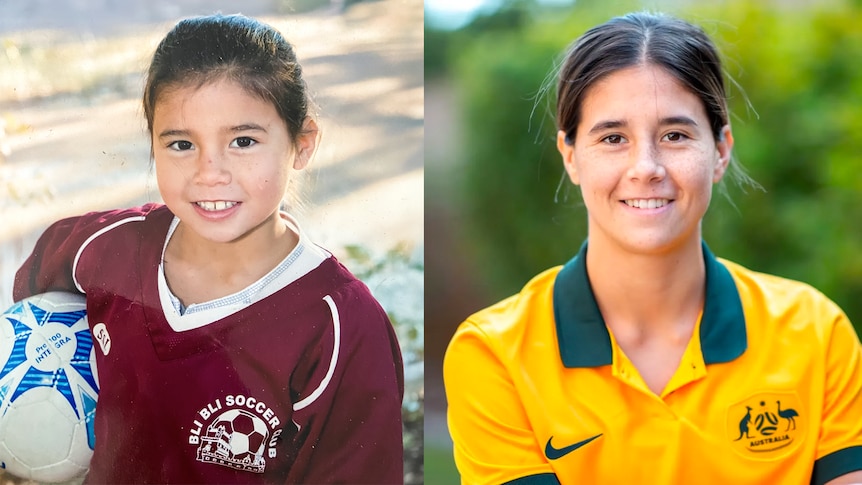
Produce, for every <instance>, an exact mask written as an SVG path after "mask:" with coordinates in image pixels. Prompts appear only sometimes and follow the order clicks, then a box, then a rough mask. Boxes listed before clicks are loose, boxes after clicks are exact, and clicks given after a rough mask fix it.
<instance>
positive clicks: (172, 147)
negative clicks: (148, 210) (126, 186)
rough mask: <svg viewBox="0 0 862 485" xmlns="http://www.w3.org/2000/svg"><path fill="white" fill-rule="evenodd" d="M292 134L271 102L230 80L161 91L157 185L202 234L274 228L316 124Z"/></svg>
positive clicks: (236, 235)
mask: <svg viewBox="0 0 862 485" xmlns="http://www.w3.org/2000/svg"><path fill="white" fill-rule="evenodd" d="M306 127H307V128H309V130H308V132H306V133H303V134H301V135H300V136H299V137H297V141H296V143H295V144H294V143H293V142H292V141H291V138H290V134H289V133H288V130H287V125H286V124H285V122H284V121H283V120H282V119H281V118H280V117H279V115H278V112H277V111H276V109H275V106H273V105H272V104H271V103H269V102H266V101H263V100H261V99H260V98H258V97H256V96H254V95H252V94H250V93H248V92H247V91H246V90H245V89H243V88H242V87H241V86H240V85H238V84H236V83H235V82H232V81H229V80H217V81H214V82H211V83H207V84H204V85H203V86H200V87H198V86H196V85H192V86H179V87H176V88H168V89H166V90H165V91H164V92H162V93H161V94H160V95H159V97H158V99H157V101H156V104H155V110H154V114H153V134H152V138H153V139H152V143H153V154H154V157H155V164H156V178H157V180H158V184H159V192H160V193H161V195H162V198H163V199H164V201H165V203H166V204H167V206H168V207H169V208H170V209H171V211H172V212H173V213H174V214H175V215H176V216H177V217H179V219H180V220H181V221H182V222H183V224H185V225H186V227H187V228H190V229H191V230H192V231H193V232H194V233H196V234H197V235H198V236H200V237H202V238H204V239H206V240H209V241H212V242H217V243H228V242H233V241H237V240H239V239H241V238H243V237H245V236H248V235H251V234H253V233H255V232H257V231H260V230H266V231H271V230H273V229H275V230H276V231H277V230H278V228H279V227H280V226H278V224H279V223H280V221H279V216H278V208H279V205H280V203H281V201H282V198H283V196H284V194H285V190H286V188H287V184H288V180H289V178H290V172H291V167H292V168H293V169H297V170H298V169H301V168H303V167H304V166H305V165H306V164H307V162H308V159H309V157H310V156H311V154H312V152H313V151H314V145H315V141H316V127H315V126H314V122H313V121H307V122H306Z"/></svg>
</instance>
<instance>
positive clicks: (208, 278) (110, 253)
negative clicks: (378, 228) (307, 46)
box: [14, 15, 403, 484]
mask: <svg viewBox="0 0 862 485" xmlns="http://www.w3.org/2000/svg"><path fill="white" fill-rule="evenodd" d="M143 107H144V113H145V115H146V118H147V124H148V128H149V132H150V135H151V139H152V155H153V157H154V159H155V167H156V177H157V180H158V184H159V191H160V193H161V196H162V198H163V199H164V201H165V205H156V204H148V205H146V206H143V207H140V208H134V209H127V210H116V211H110V212H103V213H90V214H86V215H83V216H80V217H74V218H70V219H66V220H62V221H59V222H57V223H55V224H54V225H52V226H51V227H50V228H49V229H48V230H47V231H46V232H45V233H44V234H43V235H42V237H41V238H40V239H39V241H38V243H37V245H36V248H35V249H34V251H33V254H32V255H31V256H30V257H29V258H28V259H27V261H26V262H25V263H24V265H23V267H22V268H21V269H20V270H19V271H18V273H17V275H16V279H15V290H14V298H15V300H16V301H17V300H20V299H22V298H25V297H27V296H30V295H33V294H38V293H43V292H46V291H50V290H64V291H77V292H80V293H84V294H85V295H86V299H87V312H88V320H89V323H90V327H91V330H92V333H93V336H94V339H95V340H96V342H97V346H96V357H97V359H96V360H97V369H98V374H99V384H100V386H101V390H100V394H99V400H98V405H97V409H96V420H95V433H96V439H95V443H96V447H95V451H94V455H93V458H92V462H91V467H90V471H89V473H88V475H87V478H86V481H87V482H88V483H375V484H377V483H402V481H403V477H402V444H401V419H400V416H401V414H400V410H401V398H402V394H403V375H402V365H401V356H400V351H399V346H398V342H397V341H396V338H395V334H394V332H393V329H392V327H391V325H390V323H389V321H388V319H387V317H386V314H385V313H384V311H383V310H382V308H381V307H380V305H379V304H378V303H377V302H376V301H375V300H374V298H373V297H372V296H371V294H370V292H369V291H368V288H367V287H366V286H365V285H364V284H362V283H361V282H360V281H358V280H357V279H356V278H355V277H354V276H353V275H351V274H350V272H349V271H348V270H347V269H345V268H344V267H343V266H342V265H341V264H339V262H338V261H336V259H335V258H334V257H333V256H332V255H331V254H330V253H328V252H327V251H326V250H324V249H322V248H320V247H318V246H315V245H314V243H312V242H311V241H309V240H308V239H307V237H306V236H305V234H304V233H303V232H302V230H301V229H300V228H299V226H298V224H297V222H296V220H295V219H294V218H292V217H291V216H290V215H289V214H287V213H285V212H282V211H280V210H279V208H280V206H281V204H282V199H283V197H284V195H285V191H286V189H287V187H288V186H289V185H290V182H291V179H292V178H293V175H294V171H295V170H300V169H302V168H304V167H305V166H306V165H307V164H308V162H309V160H310V158H311V156H312V154H313V152H314V150H315V145H316V141H317V135H318V128H317V126H316V124H315V121H314V119H313V118H312V116H311V114H310V113H309V108H308V95H307V93H306V87H305V82H304V81H303V77H302V69H301V67H300V65H299V64H298V63H297V59H296V56H295V54H294V51H293V48H292V47H291V45H290V44H289V43H288V42H287V41H285V40H284V38H283V37H282V36H281V35H280V34H279V33H278V32H277V31H276V30H274V29H273V28H271V27H270V26H267V25H265V24H262V23H260V22H258V21H255V20H252V19H249V18H246V17H242V16H221V15H216V16H210V17H200V18H192V19H187V20H184V21H181V22H180V23H179V24H177V25H176V27H175V28H174V29H173V30H172V31H171V32H170V33H168V35H167V36H166V37H165V38H164V40H162V42H161V43H160V45H159V46H158V48H157V50H156V52H155V55H154V57H153V60H152V64H151V66H150V69H149V73H148V77H147V82H146V87H145V91H144V96H143Z"/></svg>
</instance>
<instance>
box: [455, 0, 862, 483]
mask: <svg viewBox="0 0 862 485" xmlns="http://www.w3.org/2000/svg"><path fill="white" fill-rule="evenodd" d="M556 121H557V126H558V129H559V131H558V135H557V147H558V149H559V151H560V154H561V155H562V158H563V164H564V166H565V169H566V171H567V173H568V176H569V178H570V179H571V181H572V182H573V183H574V184H576V185H578V186H580V189H581V193H582V194H583V198H584V203H585V206H586V208H587V214H588V231H589V237H588V241H587V242H586V243H584V244H583V246H582V247H581V249H580V251H579V253H578V254H577V255H576V256H575V257H574V258H573V259H572V260H571V261H569V262H568V263H567V264H566V265H565V266H563V267H557V268H553V269H550V270H548V271H545V272H543V273H541V274H540V275H538V276H537V277H535V278H534V279H533V280H532V281H530V282H529V283H528V284H527V285H526V286H525V287H524V289H523V290H522V291H521V292H520V293H519V294H517V295H515V296H513V297H510V298H508V299H506V300H504V301H502V302H500V303H498V304H496V305H494V306H492V307H490V308H487V309H485V310H482V311H480V312H478V313H476V314H475V315H473V316H471V317H470V318H468V320H467V321H466V322H464V323H463V324H462V325H461V326H460V328H459V329H458V331H457V332H456V334H455V336H454V338H453V340H452V342H451V343H450V346H449V349H448V351H447V355H446V360H445V365H444V377H445V381H446V390H447V398H448V402H449V427H450V432H451V434H452V438H453V441H454V445H455V446H454V450H455V460H456V464H457V465H458V468H459V471H460V472H461V475H462V480H463V482H464V483H519V484H522V483H523V484H527V483H535V484H542V483H543V484H554V483H659V484H667V483H698V484H707V483H722V484H724V483H734V484H742V483H751V484H761V483H809V482H810V483H817V484H823V483H829V484H846V483H862V404H860V403H862V346H860V343H859V339H858V337H857V336H856V334H855V332H854V330H853V327H852V326H851V325H850V322H849V321H848V319H847V318H846V316H845V315H844V314H843V312H842V311H841V310H840V309H839V308H838V307H837V306H836V305H835V304H834V303H832V302H831V301H830V300H828V299H827V298H826V297H825V296H823V295H822V294H820V293H819V292H817V291H816V290H814V289H813V288H811V287H809V286H807V285H805V284H802V283H798V282H794V281H789V280H785V279H782V278H778V277H774V276H768V275H764V274H759V273H755V272H753V271H751V270H748V269H746V268H743V267H741V266H739V265H736V264H734V263H731V262H729V261H725V260H720V259H717V258H716V257H715V256H713V254H712V253H711V252H710V251H709V249H708V248H707V246H706V244H705V243H704V242H703V241H702V239H701V221H702V219H703V216H704V214H705V213H706V210H707V207H708V206H709V201H710V197H711V194H712V186H713V184H716V183H718V182H719V181H720V180H721V179H722V178H723V177H724V176H725V175H727V173H728V171H729V170H733V169H734V167H733V165H732V164H733V161H732V158H731V152H732V149H733V143H734V140H733V135H732V132H731V129H730V125H729V120H728V110H727V96H726V93H725V88H724V82H723V79H722V70H721V64H720V60H719V56H718V53H717V51H716V48H715V47H714V45H713V43H712V42H711V40H710V39H709V38H708V37H707V36H706V34H705V33H704V32H703V31H702V30H701V29H699V28H698V27H696V26H693V25H691V24H689V23H686V22H684V21H681V20H679V19H675V18H672V17H668V16H663V15H653V14H646V13H638V14H629V15H626V16H623V17H619V18H615V19H612V20H610V21H608V22H606V23H605V24H602V25H599V26H597V27H595V28H593V29H591V30H590V31H588V32H587V33H585V34H584V35H583V36H582V37H581V38H580V39H578V40H577V41H576V42H575V43H574V44H573V46H572V48H571V49H570V51H569V52H568V53H567V56H566V58H565V60H564V62H563V64H562V66H561V70H560V73H559V81H558V89H557V120H556Z"/></svg>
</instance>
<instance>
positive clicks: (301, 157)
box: [293, 117, 320, 170]
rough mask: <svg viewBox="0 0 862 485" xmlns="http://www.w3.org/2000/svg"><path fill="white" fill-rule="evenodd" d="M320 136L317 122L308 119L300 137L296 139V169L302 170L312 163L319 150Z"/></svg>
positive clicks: (294, 163)
mask: <svg viewBox="0 0 862 485" xmlns="http://www.w3.org/2000/svg"><path fill="white" fill-rule="evenodd" d="M319 135H320V130H319V129H318V127H317V122H316V121H314V119H312V118H311V117H308V118H306V119H305V121H304V122H303V123H302V130H301V131H300V133H299V136H297V137H296V147H295V148H296V153H294V155H293V168H294V169H296V170H302V169H303V168H305V167H307V166H308V162H310V161H311V157H312V156H313V155H314V150H315V149H316V148H317V140H318V138H319Z"/></svg>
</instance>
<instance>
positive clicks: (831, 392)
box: [811, 313, 862, 484]
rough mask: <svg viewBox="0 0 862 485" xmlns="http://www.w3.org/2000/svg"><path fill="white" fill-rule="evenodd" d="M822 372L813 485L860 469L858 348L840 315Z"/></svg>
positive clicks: (861, 355) (861, 363) (861, 369)
mask: <svg viewBox="0 0 862 485" xmlns="http://www.w3.org/2000/svg"><path fill="white" fill-rule="evenodd" d="M826 372H827V374H826V389H825V394H826V395H825V396H824V404H823V422H822V423H821V432H820V441H819V443H818V449H817V460H816V461H815V464H814V474H813V477H812V480H811V483H813V484H824V483H826V482H828V481H829V480H832V479H834V478H836V477H839V476H841V475H844V474H846V473H849V472H852V471H856V470H862V345H860V343H859V337H858V336H857V335H856V332H855V330H854V329H853V326H852V325H851V324H850V321H849V320H848V319H847V317H846V316H845V315H844V314H843V313H840V314H839V316H838V318H837V319H836V321H835V324H834V326H833V329H832V334H831V336H830V339H829V346H828V349H827V351H826Z"/></svg>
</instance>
